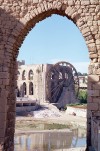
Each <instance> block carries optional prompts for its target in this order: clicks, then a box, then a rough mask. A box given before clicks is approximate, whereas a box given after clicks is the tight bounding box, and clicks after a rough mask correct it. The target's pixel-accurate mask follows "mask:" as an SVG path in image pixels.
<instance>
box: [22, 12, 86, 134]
mask: <svg viewBox="0 0 100 151" xmlns="http://www.w3.org/2000/svg"><path fill="white" fill-rule="evenodd" d="M53 16H56V15H53ZM53 16H52V17H53ZM52 17H51V18H52ZM57 17H58V20H59V19H60V17H61V16H57ZM61 18H62V17H61ZM64 19H66V17H65V18H64ZM66 20H67V19H66ZM67 21H69V20H67ZM59 22H60V21H59ZM67 23H68V22H67ZM40 24H41V23H40ZM37 26H38V25H37ZM37 26H36V27H37ZM42 26H43V25H42ZM74 26H75V25H74ZM38 28H39V27H37V29H38ZM75 28H77V27H76V26H75ZM64 29H66V28H65V27H64ZM33 30H35V28H33ZM33 30H32V31H31V32H33ZM31 32H30V34H31ZM73 32H74V31H73ZM33 33H34V32H33ZM53 33H54V31H53ZM64 34H66V33H64ZM75 34H77V32H76V33H75ZM37 35H38V34H37ZM40 35H42V34H41V33H40ZM69 35H70V34H69ZM80 35H81V34H80ZM31 36H32V35H31ZM54 36H55V35H54ZM60 36H61V33H60ZM60 36H58V37H59V38H58V42H57V41H56V40H55V39H54V42H56V45H54V43H53V46H55V47H54V48H53V47H52V48H50V49H51V52H52V49H53V55H52V54H51V52H50V51H49V50H48V51H47V50H46V51H47V53H48V56H50V55H52V56H54V57H56V56H60V57H61V56H62V54H64V56H63V57H62V58H61V59H65V60H67V59H68V60H70V59H69V58H71V57H69V58H68V56H69V55H72V56H74V57H73V58H74V59H75V57H76V55H75V54H76V53H78V55H79V53H80V52H81V53H83V52H84V51H82V48H81V49H80V48H78V49H77V48H76V46H75V45H74V46H73V45H72V44H71V43H72V42H73V41H74V40H75V43H77V44H79V41H78V40H76V36H75V35H74V33H73V36H72V37H74V38H75V39H74V40H72V38H65V37H63V36H62V37H63V38H62V39H63V41H64V42H62V41H61V42H60V41H59V39H60V38H61V37H60ZM81 36H82V35H81ZM81 36H80V37H81ZM34 37H35V38H34ZM34 37H33V38H32V37H30V38H32V40H33V41H34V47H35V49H36V51H35V50H34V55H33V52H32V51H31V52H30V53H29V51H30V50H29V51H28V54H30V56H28V54H27V55H26V56H27V57H26V61H27V58H30V59H29V62H28V64H31V69H32V70H29V74H28V75H29V76H28V77H29V80H36V81H38V84H37V85H36V87H37V89H38V91H37V90H36V87H34V88H35V92H36V93H37V95H38V96H39V97H40V98H41V96H42V95H41V92H40V91H41V90H42V89H43V85H42V84H41V78H42V77H43V71H44V68H43V64H42V66H37V64H38V62H39V63H42V53H44V52H43V46H44V45H46V43H47V45H48V41H47V40H44V42H43V37H41V36H40V39H42V40H41V41H42V43H41V44H40V42H39V37H38V36H35V35H34ZM48 37H49V36H48ZM30 38H29V41H31V40H30ZM35 39H38V43H39V44H40V46H41V48H39V44H38V43H37V42H35ZM48 39H49V38H48ZM66 39H70V41H68V42H66V41H67V40H66ZM49 41H52V40H51V39H49ZM83 41H84V40H83ZM35 43H36V44H37V47H36V46H35ZM67 43H70V44H69V45H70V47H68V44H67ZM30 45H31V44H28V47H29V46H30ZM32 45H33V42H32ZM50 45H51V44H50ZM57 45H58V47H59V48H58V47H57ZM64 45H67V47H68V48H64ZM71 46H72V47H71ZM46 47H47V46H46ZM48 47H49V46H48ZM48 47H47V48H48ZM56 47H57V48H56ZM80 47H81V46H80ZM22 48H23V50H24V49H25V47H24V43H23V45H22ZM26 49H27V47H26ZM28 49H29V48H28ZM45 49H46V48H45ZM48 49H49V48H48ZM54 49H57V51H58V52H57V51H56V50H54ZM64 49H65V51H63V50H64ZM71 49H73V50H72V52H71V51H69V50H71ZM84 49H86V46H85V47H84ZM68 51H69V52H68ZM77 51H78V52H77ZM79 51H80V52H79ZM22 53H23V52H22ZM25 53H27V50H26V52H24V54H25ZM49 53H50V55H49ZM69 53H70V54H69ZM73 53H74V55H73ZM81 53H80V54H81ZM36 54H37V55H36ZM45 54H46V52H45ZM43 55H44V54H43ZM78 55H77V57H76V59H77V58H78ZM34 56H35V57H34ZM44 56H45V55H44ZM79 56H80V55H79ZM83 56H84V55H83ZM32 57H33V58H32ZM44 58H46V56H45V57H44ZM21 59H24V58H21ZM35 59H36V60H38V61H37V62H35ZM50 59H52V60H53V59H56V60H57V59H58V60H59V58H50ZM50 59H47V61H49V60H50ZM81 59H82V61H83V60H85V59H83V58H81ZM31 60H34V62H33V63H36V71H34V68H33V67H32V62H31ZM77 60H78V59H77ZM71 61H72V60H70V62H71ZM79 61H81V60H80V57H79ZM50 63H51V62H50ZM28 68H29V67H28ZM57 68H58V67H57ZM41 71H42V72H41ZM59 71H60V72H58V73H57V74H56V75H55V72H57V71H56V69H54V70H53V71H52V73H51V75H50V79H51V81H52V82H51V85H50V86H51V87H52V91H51V92H50V93H51V95H52V96H53V99H54V101H52V100H51V101H50V103H55V104H56V103H57V100H58V99H59V100H60V98H61V97H62V96H61V93H62V92H63V88H61V89H59V91H57V88H58V87H57V84H58V83H60V82H62V81H66V82H67V83H69V84H70V78H71V77H72V74H71V72H73V74H76V72H75V71H74V70H73V67H72V68H70V65H68V66H67V68H66V63H63V66H62V67H61V68H60V70H59ZM33 72H34V79H31V77H33ZM35 72H36V73H38V74H37V77H35ZM41 73H42V74H41ZM55 80H58V82H57V83H55ZM71 80H72V81H73V82H72V85H71V84H70V89H72V90H73V89H77V88H76V87H74V86H73V85H74V84H75V82H76V81H77V74H76V80H74V79H71ZM74 81H75V82H74ZM42 82H43V81H42ZM39 84H40V85H39ZM76 84H77V82H76ZM34 85H35V84H34ZM41 85H42V87H41ZM65 87H66V84H64V88H65ZM55 88H56V89H55ZM54 89H55V90H56V92H57V95H56V96H55V92H54V91H53V90H54ZM70 89H68V90H66V91H67V93H68V94H67V95H66V96H68V95H70V96H71V97H73V95H74V93H73V92H71V93H69V92H68V91H70ZM64 90H65V89H64ZM42 92H43V91H42ZM76 93H77V92H76ZM33 94H34V89H33V82H30V83H29V95H33ZM42 94H43V93H42ZM34 95H35V94H34ZM38 96H37V98H38ZM40 98H39V99H37V100H39V101H40V103H41V101H42V100H41V99H40ZM70 100H71V99H69V103H71V101H70ZM73 100H74V99H73ZM59 108H60V107H59ZM84 135H86V133H85V134H84Z"/></svg>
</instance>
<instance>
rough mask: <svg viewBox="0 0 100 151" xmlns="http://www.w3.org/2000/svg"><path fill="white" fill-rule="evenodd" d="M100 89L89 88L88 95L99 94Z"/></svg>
mask: <svg viewBox="0 0 100 151" xmlns="http://www.w3.org/2000/svg"><path fill="white" fill-rule="evenodd" d="M99 95H100V91H99V90H88V96H99Z"/></svg>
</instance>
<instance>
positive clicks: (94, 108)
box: [87, 103, 99, 111]
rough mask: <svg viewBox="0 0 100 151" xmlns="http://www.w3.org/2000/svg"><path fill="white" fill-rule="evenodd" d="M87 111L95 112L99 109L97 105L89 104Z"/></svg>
mask: <svg viewBox="0 0 100 151" xmlns="http://www.w3.org/2000/svg"><path fill="white" fill-rule="evenodd" d="M87 109H88V110H92V111H97V110H98V109H99V105H98V103H89V104H88V105H87Z"/></svg>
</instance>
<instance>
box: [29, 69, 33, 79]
mask: <svg viewBox="0 0 100 151" xmlns="http://www.w3.org/2000/svg"><path fill="white" fill-rule="evenodd" d="M29 80H33V71H32V70H30V71H29Z"/></svg>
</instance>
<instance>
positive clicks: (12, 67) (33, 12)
mask: <svg viewBox="0 0 100 151" xmlns="http://www.w3.org/2000/svg"><path fill="white" fill-rule="evenodd" d="M52 14H58V15H61V16H66V17H67V18H68V19H70V20H72V21H73V22H74V24H75V25H76V26H77V27H78V28H79V30H80V32H81V33H82V35H83V37H84V39H85V42H86V44H87V47H88V50H89V58H90V59H91V62H90V65H89V71H88V73H89V76H88V114H87V150H88V148H89V146H91V145H92V146H94V147H95V148H96V149H97V148H98V146H97V144H98V138H97V133H95V134H94V131H93V129H92V127H93V126H91V124H92V120H93V119H94V118H95V119H96V121H97V122H99V120H98V119H97V118H96V117H97V116H100V0H0V150H1V151H3V150H4V151H13V142H14V131H15V93H14V91H15V87H16V76H15V75H16V58H17V55H18V50H19V47H20V46H21V44H22V42H23V40H24V38H25V37H26V35H27V34H28V33H29V31H30V30H31V29H32V28H33V27H34V26H35V25H36V23H38V22H39V21H41V20H43V19H45V18H46V17H49V16H51V15H52ZM66 28H67V27H66ZM62 38H63V37H62ZM76 53H77V52H76ZM95 130H96V131H97V130H98V129H97V127H96V129H95ZM93 134H94V136H93ZM93 137H94V138H95V142H94V141H93V140H94V138H93ZM97 150H98V149H97ZM98 151H99V150H98Z"/></svg>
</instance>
